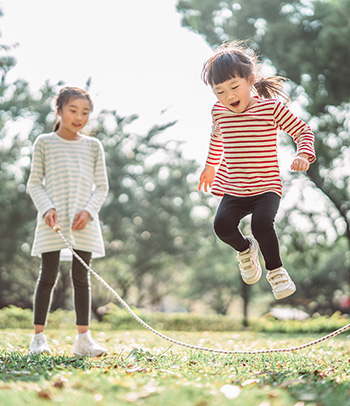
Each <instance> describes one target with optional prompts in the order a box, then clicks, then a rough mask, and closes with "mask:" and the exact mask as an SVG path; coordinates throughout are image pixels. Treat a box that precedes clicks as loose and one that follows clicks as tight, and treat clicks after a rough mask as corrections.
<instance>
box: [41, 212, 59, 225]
mask: <svg viewBox="0 0 350 406" xmlns="http://www.w3.org/2000/svg"><path fill="white" fill-rule="evenodd" d="M44 220H45V223H46V224H47V225H48V226H49V227H51V228H52V227H53V226H54V225H55V224H57V212H56V210H55V209H49V210H48V211H47V212H46V213H45V215H44Z"/></svg>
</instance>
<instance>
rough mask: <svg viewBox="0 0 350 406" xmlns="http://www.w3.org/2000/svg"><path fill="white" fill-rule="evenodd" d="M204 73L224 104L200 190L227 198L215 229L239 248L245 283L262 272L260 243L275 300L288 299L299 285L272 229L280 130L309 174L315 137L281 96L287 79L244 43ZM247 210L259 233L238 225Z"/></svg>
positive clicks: (278, 191)
mask: <svg viewBox="0 0 350 406" xmlns="http://www.w3.org/2000/svg"><path fill="white" fill-rule="evenodd" d="M202 78H203V81H204V83H205V84H207V85H208V84H209V85H210V86H211V88H212V90H213V91H214V94H215V95H216V97H217V98H218V101H217V102H216V103H215V104H214V106H213V108H212V119H213V127H212V133H211V139H210V146H209V154H208V158H207V161H206V165H205V168H204V170H203V171H202V173H201V175H200V182H199V185H198V189H199V190H201V187H202V186H204V190H205V191H207V190H208V186H209V187H210V188H211V192H212V193H213V194H214V195H217V196H223V198H222V200H221V202H220V205H219V207H218V209H217V213H216V217H215V220H214V230H215V233H216V234H217V236H218V237H219V238H220V239H221V240H222V241H223V242H225V243H226V244H228V245H230V246H231V247H232V248H234V249H235V250H236V251H237V259H238V262H239V269H240V272H241V276H242V279H243V280H244V282H245V283H247V284H254V283H256V282H258V280H259V279H260V277H261V266H260V262H259V257H258V252H259V248H260V251H261V253H262V256H263V258H264V260H265V267H266V269H267V275H266V278H267V280H268V282H269V283H270V285H271V287H272V291H273V294H274V296H275V298H276V299H283V298H285V297H288V296H290V295H292V294H293V293H294V292H295V290H296V288H295V285H294V283H293V281H292V280H291V278H290V276H289V275H288V272H287V271H286V270H285V269H284V268H283V266H282V260H281V257H280V252H279V243H278V239H277V236H276V232H275V229H274V221H275V217H276V214H277V211H278V208H279V204H280V199H281V196H282V181H281V178H280V171H279V165H278V160H277V130H282V131H284V132H286V133H288V134H289V135H290V136H292V137H293V140H294V142H295V143H296V145H297V151H296V157H295V158H294V160H293V162H292V164H291V169H292V170H293V171H307V170H308V168H309V166H310V163H312V162H313V161H314V160H315V152H314V146H313V142H314V135H313V133H312V131H311V129H310V127H309V126H308V125H307V124H305V123H304V122H303V121H302V120H300V119H299V118H298V117H296V116H295V115H294V114H293V113H292V112H291V111H290V110H289V109H288V108H287V107H285V106H284V105H283V104H282V103H281V102H280V101H279V100H277V99H276V97H278V96H282V97H284V98H288V97H287V95H286V94H285V92H284V91H283V87H282V83H283V80H284V79H283V78H280V77H265V78H264V77H262V76H261V75H260V74H259V70H258V64H257V57H256V55H254V54H251V53H249V50H248V48H246V47H245V46H243V45H242V43H237V42H232V43H229V44H225V45H222V46H221V47H219V48H218V49H217V50H216V52H215V53H214V55H213V56H212V57H211V58H210V59H209V60H208V61H207V62H206V63H205V64H204V67H203V70H202ZM217 165H219V167H218V170H217V171H216V170H215V167H216V166H217ZM248 214H252V218H251V231H252V234H253V236H254V238H253V237H250V236H248V237H246V236H243V235H242V233H241V232H240V230H239V228H238V225H239V223H240V221H241V219H242V218H243V217H245V216H247V215H248Z"/></svg>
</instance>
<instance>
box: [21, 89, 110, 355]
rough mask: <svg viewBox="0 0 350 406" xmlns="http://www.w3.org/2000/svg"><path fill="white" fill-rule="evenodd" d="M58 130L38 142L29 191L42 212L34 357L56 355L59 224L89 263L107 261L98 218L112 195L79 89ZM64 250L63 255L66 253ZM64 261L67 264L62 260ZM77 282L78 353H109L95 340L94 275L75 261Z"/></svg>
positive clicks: (63, 98) (65, 98)
mask: <svg viewBox="0 0 350 406" xmlns="http://www.w3.org/2000/svg"><path fill="white" fill-rule="evenodd" d="M56 107H57V115H58V119H57V122H56V124H55V126H54V131H53V132H52V133H49V134H43V135H40V136H39V137H38V138H37V139H36V141H35V143H34V152H33V158H32V166H31V173H30V177H29V180H28V185H27V186H28V191H29V194H30V196H31V197H32V199H33V202H34V204H35V206H36V208H37V210H38V217H37V226H36V230H35V238H34V244H33V249H32V255H34V256H41V269H40V274H39V278H38V281H37V285H36V289H35V293H34V330H35V331H34V332H35V334H34V336H33V338H32V341H31V344H30V349H29V351H30V353H32V354H39V353H42V352H46V353H51V351H50V349H49V347H48V344H47V341H46V338H45V335H44V327H45V324H46V318H47V314H48V311H49V308H50V304H51V298H52V293H53V289H54V286H55V284H56V281H57V275H58V265H59V259H60V252H61V249H63V248H65V244H64V242H63V241H62V239H61V238H60V237H59V236H58V234H56V233H55V232H54V231H53V230H52V227H53V226H54V225H55V224H57V223H59V225H60V227H61V229H62V232H63V234H65V235H66V237H67V239H68V240H69V242H70V244H71V245H72V247H74V250H75V251H76V253H77V254H78V255H79V256H80V257H81V258H82V259H83V260H84V261H85V262H86V263H87V264H89V262H90V259H91V256H93V257H102V256H104V245H103V240H102V233H101V228H100V223H99V217H98V213H99V210H100V208H101V206H102V204H103V202H104V200H105V198H106V196H107V192H108V180H107V173H106V166H105V157H104V150H103V146H102V144H101V142H100V141H99V140H97V139H96V138H92V137H89V136H86V135H83V134H81V133H80V132H79V131H81V130H82V129H83V128H84V126H85V125H86V123H87V121H88V118H89V114H90V112H91V111H92V108H93V104H92V101H91V99H90V96H89V95H88V94H87V93H86V92H84V91H83V90H80V89H78V88H73V87H66V88H63V89H62V90H61V91H60V93H59V95H58V97H57V102H56ZM63 253H64V250H63V251H62V254H63ZM61 259H64V258H63V257H62V255H61ZM71 277H72V283H73V290H74V304H75V311H76V324H77V329H78V335H77V337H76V341H75V345H74V353H75V354H76V355H79V356H100V355H102V354H104V353H106V348H104V347H103V346H102V345H100V344H99V343H97V342H96V341H95V340H93V339H92V338H91V334H90V330H89V323H90V308H91V288H90V275H89V273H88V272H87V271H86V269H85V268H84V267H83V266H82V264H81V263H80V262H79V261H78V260H76V258H75V257H73V260H72V273H71Z"/></svg>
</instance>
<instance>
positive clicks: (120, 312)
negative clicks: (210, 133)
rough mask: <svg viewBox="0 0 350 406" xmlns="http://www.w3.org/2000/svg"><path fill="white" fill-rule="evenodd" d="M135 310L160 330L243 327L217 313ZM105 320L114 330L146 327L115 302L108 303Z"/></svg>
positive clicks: (232, 328)
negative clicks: (201, 313)
mask: <svg viewBox="0 0 350 406" xmlns="http://www.w3.org/2000/svg"><path fill="white" fill-rule="evenodd" d="M133 310H134V309H133ZM134 312H135V313H136V314H137V315H138V316H139V317H140V318H141V319H142V320H143V321H145V322H146V323H147V324H148V325H150V326H151V327H153V328H154V329H156V330H160V331H171V330H172V331H235V330H239V329H240V328H241V323H240V322H239V321H238V320H236V319H234V318H232V317H228V316H222V315H217V314H209V315H205V316H203V315H200V314H194V313H192V314H191V313H190V314H188V313H160V312H154V313H147V312H145V311H140V310H137V309H135V310H134ZM103 321H104V322H106V323H108V324H109V325H110V328H111V329H112V330H133V329H140V328H141V329H142V328H144V327H142V326H141V325H140V324H139V323H138V322H137V321H136V320H135V319H134V318H133V317H132V316H131V315H130V314H129V313H128V312H127V311H126V310H124V309H121V308H119V307H117V306H115V305H113V304H110V305H108V311H107V313H106V315H105V316H104V317H103Z"/></svg>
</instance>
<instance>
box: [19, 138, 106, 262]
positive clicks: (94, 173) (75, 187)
mask: <svg viewBox="0 0 350 406" xmlns="http://www.w3.org/2000/svg"><path fill="white" fill-rule="evenodd" d="M27 187H28V192H29V194H30V195H31V197H32V199H33V201H34V204H35V206H36V207H37V209H38V217H37V226H36V230H35V237H34V243H33V248H32V254H33V255H40V254H41V253H43V252H51V251H57V250H61V249H62V248H65V244H64V242H63V241H62V240H61V239H60V238H59V236H58V235H57V234H56V233H54V232H53V231H52V229H51V228H50V227H49V226H48V225H47V224H46V223H45V221H44V219H43V215H44V214H45V213H46V211H47V210H48V209H50V208H55V209H56V212H57V221H58V224H59V225H60V227H61V229H62V232H63V234H64V235H65V237H66V238H67V240H68V241H69V243H70V244H71V245H72V247H74V248H75V249H80V250H82V251H87V252H92V256H93V257H94V258H96V257H101V256H103V255H104V244H103V238H102V232H101V227H100V221H99V216H98V213H99V210H100V209H101V206H102V204H103V202H104V200H105V198H106V196H107V193H108V180H107V173H106V165H105V157H104V151H103V146H102V144H101V142H100V141H99V140H97V139H96V138H93V137H89V136H84V135H81V137H80V138H79V139H78V140H73V141H69V140H65V139H63V138H60V137H59V136H58V135H57V134H55V133H50V134H42V135H41V136H39V137H38V139H37V141H36V142H35V148H34V153H33V157H32V171H31V174H30V178H29V181H28V186H27ZM82 210H87V211H88V212H89V214H90V216H91V221H88V222H87V224H86V226H85V228H84V229H83V230H73V229H72V225H73V223H74V219H75V218H76V216H77V214H78V213H79V212H81V211H82Z"/></svg>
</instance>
